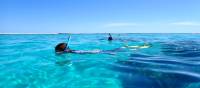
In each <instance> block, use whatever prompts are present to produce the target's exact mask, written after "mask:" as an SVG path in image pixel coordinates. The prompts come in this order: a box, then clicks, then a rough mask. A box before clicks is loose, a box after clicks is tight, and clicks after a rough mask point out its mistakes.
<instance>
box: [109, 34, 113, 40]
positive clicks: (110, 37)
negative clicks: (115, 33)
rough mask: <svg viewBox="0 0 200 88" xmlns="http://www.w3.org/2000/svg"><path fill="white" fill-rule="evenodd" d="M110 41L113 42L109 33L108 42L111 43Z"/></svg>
mask: <svg viewBox="0 0 200 88" xmlns="http://www.w3.org/2000/svg"><path fill="white" fill-rule="evenodd" d="M112 40H113V38H112V36H111V34H110V33H109V37H108V41H112Z"/></svg>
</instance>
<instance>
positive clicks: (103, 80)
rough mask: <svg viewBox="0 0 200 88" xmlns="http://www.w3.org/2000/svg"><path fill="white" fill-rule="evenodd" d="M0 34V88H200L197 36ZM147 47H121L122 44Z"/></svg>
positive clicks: (199, 46) (198, 38) (198, 36)
mask: <svg viewBox="0 0 200 88" xmlns="http://www.w3.org/2000/svg"><path fill="white" fill-rule="evenodd" d="M67 37H68V36H67V35H64V34H48V35H47V34H33V35H30V34H27V35H23V34H17V35H14V34H13V35H12V34H9V35H6V34H4V35H0V88H25V87H28V88H200V34H113V38H114V41H112V42H108V41H107V34H71V40H70V43H69V47H70V48H71V49H75V50H89V51H90V50H115V51H113V52H110V53H98V54H61V55H57V54H55V52H54V47H55V46H56V44H58V43H60V42H66V41H67ZM145 43H148V44H149V45H151V47H149V48H141V49H139V48H137V49H131V48H124V45H129V46H140V45H143V44H145Z"/></svg>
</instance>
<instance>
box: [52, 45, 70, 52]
mask: <svg viewBox="0 0 200 88" xmlns="http://www.w3.org/2000/svg"><path fill="white" fill-rule="evenodd" d="M66 48H67V43H59V44H58V45H56V47H55V52H63V51H65V49H66Z"/></svg>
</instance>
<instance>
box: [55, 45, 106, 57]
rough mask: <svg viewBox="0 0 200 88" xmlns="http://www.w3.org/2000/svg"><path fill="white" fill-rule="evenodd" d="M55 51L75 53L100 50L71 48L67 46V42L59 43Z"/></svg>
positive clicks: (95, 52) (98, 51)
mask: <svg viewBox="0 0 200 88" xmlns="http://www.w3.org/2000/svg"><path fill="white" fill-rule="evenodd" d="M55 52H56V53H58V54H59V53H75V54H97V53H100V52H102V51H101V50H88V51H87V50H84V51H83V50H72V49H70V48H69V47H68V44H67V43H59V44H58V45H56V47H55Z"/></svg>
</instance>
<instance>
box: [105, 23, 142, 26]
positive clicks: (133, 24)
mask: <svg viewBox="0 0 200 88" xmlns="http://www.w3.org/2000/svg"><path fill="white" fill-rule="evenodd" d="M139 25H141V24H137V23H108V24H106V25H104V27H130V26H139Z"/></svg>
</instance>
